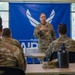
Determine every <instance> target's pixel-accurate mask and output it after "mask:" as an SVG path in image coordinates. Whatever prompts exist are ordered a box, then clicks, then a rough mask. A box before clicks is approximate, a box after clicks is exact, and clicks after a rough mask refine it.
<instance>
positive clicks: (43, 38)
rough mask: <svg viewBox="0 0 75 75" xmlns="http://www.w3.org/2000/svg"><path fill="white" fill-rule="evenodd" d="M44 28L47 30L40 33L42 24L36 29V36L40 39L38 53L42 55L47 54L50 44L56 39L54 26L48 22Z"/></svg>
mask: <svg viewBox="0 0 75 75" xmlns="http://www.w3.org/2000/svg"><path fill="white" fill-rule="evenodd" d="M44 26H45V27H46V29H47V30H43V31H40V28H41V23H40V24H39V25H37V26H36V27H35V29H34V36H35V37H36V38H38V49H39V51H38V52H40V53H45V51H46V50H47V48H48V46H49V44H50V43H51V42H52V41H53V40H55V39H56V36H55V32H54V29H53V26H52V25H51V24H49V23H48V22H47V23H46V24H45V25H44Z"/></svg>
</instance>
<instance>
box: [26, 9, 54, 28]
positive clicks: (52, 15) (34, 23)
mask: <svg viewBox="0 0 75 75" xmlns="http://www.w3.org/2000/svg"><path fill="white" fill-rule="evenodd" d="M26 15H27V17H28V19H29V21H30V23H31V25H33V26H34V27H36V25H37V24H39V22H38V21H37V20H35V19H34V18H33V17H32V16H31V13H30V11H29V10H28V9H27V11H26ZM54 15H55V11H54V10H52V12H51V14H50V16H49V18H47V19H46V21H47V22H49V23H51V22H52V19H53V17H54Z"/></svg>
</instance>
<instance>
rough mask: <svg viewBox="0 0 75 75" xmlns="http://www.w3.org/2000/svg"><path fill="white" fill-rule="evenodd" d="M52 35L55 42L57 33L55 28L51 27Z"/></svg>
mask: <svg viewBox="0 0 75 75" xmlns="http://www.w3.org/2000/svg"><path fill="white" fill-rule="evenodd" d="M51 29H52V30H51V35H52V39H53V40H56V35H55V31H54V28H53V26H52V25H51Z"/></svg>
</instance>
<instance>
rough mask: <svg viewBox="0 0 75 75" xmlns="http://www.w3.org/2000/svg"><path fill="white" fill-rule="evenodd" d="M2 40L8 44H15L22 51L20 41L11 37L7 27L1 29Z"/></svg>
mask: <svg viewBox="0 0 75 75" xmlns="http://www.w3.org/2000/svg"><path fill="white" fill-rule="evenodd" d="M2 41H4V42H7V43H9V44H12V45H15V46H17V47H18V48H19V49H20V50H22V51H23V49H22V47H21V45H20V43H19V42H18V40H16V39H13V38H12V33H11V30H10V29H9V28H4V29H3V34H2Z"/></svg>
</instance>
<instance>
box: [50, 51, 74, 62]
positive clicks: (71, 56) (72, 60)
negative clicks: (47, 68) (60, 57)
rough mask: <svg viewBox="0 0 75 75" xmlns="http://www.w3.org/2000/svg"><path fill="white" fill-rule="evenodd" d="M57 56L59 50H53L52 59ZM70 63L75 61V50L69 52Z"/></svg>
mask: <svg viewBox="0 0 75 75" xmlns="http://www.w3.org/2000/svg"><path fill="white" fill-rule="evenodd" d="M56 58H57V52H53V53H52V55H51V57H50V61H52V60H53V59H56ZM69 63H75V52H71V51H70V52H69Z"/></svg>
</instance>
